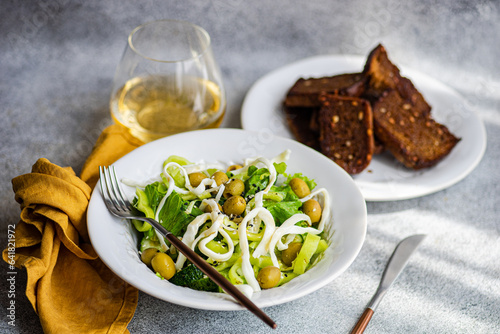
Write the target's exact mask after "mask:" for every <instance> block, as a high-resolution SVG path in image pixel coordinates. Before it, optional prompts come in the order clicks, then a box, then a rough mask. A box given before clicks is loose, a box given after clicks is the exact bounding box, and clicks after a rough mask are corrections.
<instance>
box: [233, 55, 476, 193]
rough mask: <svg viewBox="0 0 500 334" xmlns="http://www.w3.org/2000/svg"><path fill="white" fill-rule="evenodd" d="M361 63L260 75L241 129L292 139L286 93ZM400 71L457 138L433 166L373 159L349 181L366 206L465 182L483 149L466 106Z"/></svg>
mask: <svg viewBox="0 0 500 334" xmlns="http://www.w3.org/2000/svg"><path fill="white" fill-rule="evenodd" d="M365 61H366V59H365V58H363V57H360V56H351V55H323V56H316V57H311V58H306V59H303V60H300V61H297V62H294V63H291V64H288V65H285V66H283V67H281V68H278V69H276V70H274V71H272V72H270V73H268V74H267V75H265V76H263V77H262V78H260V79H259V80H257V82H255V83H254V85H253V86H252V87H251V88H250V90H249V91H248V93H247V95H246V97H245V100H244V101H243V105H242V110H241V121H242V127H243V129H246V130H252V131H257V132H261V133H263V134H266V133H273V134H274V135H277V136H282V137H285V138H294V137H293V135H292V133H291V132H290V130H289V128H288V126H287V124H286V119H285V117H284V115H283V110H282V103H283V100H284V98H285V96H286V93H287V92H288V90H289V89H290V87H292V85H293V84H294V83H295V81H296V80H297V79H299V78H301V77H303V78H309V77H322V76H330V75H336V74H342V73H355V72H361V71H362V70H363V66H364V64H365ZM400 68H401V74H402V75H403V76H406V77H408V78H409V79H411V80H412V81H413V83H414V85H415V86H416V87H417V89H418V90H419V91H420V92H421V93H422V95H423V96H424V98H425V99H426V100H427V102H429V104H430V105H431V107H432V111H431V112H432V115H433V118H434V119H435V120H436V121H438V122H440V123H442V124H444V125H446V126H447V127H448V129H450V131H451V132H452V133H453V134H455V135H456V136H457V137H459V138H461V140H460V142H459V143H458V144H457V145H456V146H455V148H454V149H453V150H452V151H451V153H450V154H449V155H448V156H446V157H445V158H444V159H443V160H442V161H441V162H439V163H438V164H437V165H436V166H434V167H431V168H427V169H423V170H418V171H414V170H410V169H408V168H405V167H404V166H403V165H402V164H400V163H399V162H398V161H396V160H395V159H394V158H393V157H392V156H391V155H390V154H389V153H383V154H380V155H376V156H374V157H373V159H372V161H371V163H370V165H369V166H368V168H366V169H365V170H364V171H363V172H362V173H360V174H358V175H354V176H353V179H354V182H355V183H356V184H357V186H358V187H359V188H360V190H361V193H362V194H363V196H364V198H365V200H367V201H393V200H404V199H410V198H416V197H420V196H424V195H428V194H431V193H434V192H437V191H439V190H442V189H445V188H447V187H450V186H452V185H453V184H455V183H457V182H459V181H460V180H462V179H463V178H464V177H466V176H467V175H468V174H469V173H470V172H471V171H472V170H473V169H474V168H475V167H476V166H477V164H478V163H479V161H480V160H481V158H482V157H483V155H484V152H485V150H486V131H485V128H484V125H483V123H482V122H481V120H480V119H479V117H478V115H477V114H476V113H475V112H474V111H473V110H472V109H471V108H470V105H469V104H468V103H467V101H466V100H465V99H464V98H463V97H462V96H461V95H459V94H458V93H457V92H456V91H454V90H453V89H452V88H450V87H448V86H446V85H445V84H443V83H441V82H439V81H437V80H435V79H433V78H431V77H429V76H427V75H425V74H422V73H420V72H418V71H415V70H412V69H408V68H405V67H400Z"/></svg>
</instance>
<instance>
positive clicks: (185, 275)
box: [169, 263, 219, 292]
mask: <svg viewBox="0 0 500 334" xmlns="http://www.w3.org/2000/svg"><path fill="white" fill-rule="evenodd" d="M169 282H170V283H172V284H175V285H179V286H185V287H188V288H191V289H194V290H201V291H214V292H217V291H218V290H219V287H218V286H217V284H215V283H214V282H213V281H212V280H211V279H210V278H208V277H206V276H205V274H203V272H202V271H201V270H200V269H198V267H196V266H195V265H194V264H192V263H190V264H188V265H187V266H186V267H185V268H183V269H181V270H180V271H179V272H177V273H176V274H175V275H174V276H173V277H172V278H171V279H170V280H169Z"/></svg>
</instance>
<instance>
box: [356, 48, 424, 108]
mask: <svg viewBox="0 0 500 334" xmlns="http://www.w3.org/2000/svg"><path fill="white" fill-rule="evenodd" d="M363 75H364V76H366V77H367V86H366V89H365V91H364V93H363V97H364V98H367V99H368V100H370V101H371V102H374V101H376V100H377V99H378V98H379V97H380V96H382V94H383V93H384V92H385V91H386V90H397V91H398V93H399V94H400V95H401V97H403V98H404V99H405V100H406V101H407V103H409V104H410V105H411V106H413V107H414V108H416V109H417V110H418V111H419V112H420V113H423V114H430V111H431V106H430V105H429V104H428V103H427V101H426V100H425V99H424V97H423V96H422V94H421V93H420V92H419V91H418V90H417V88H415V86H414V85H413V83H412V82H411V80H410V79H408V78H405V77H403V76H401V74H400V71H399V68H398V67H397V66H396V65H394V64H393V63H392V62H391V61H390V60H389V57H388V56H387V51H386V50H385V48H384V47H383V46H382V45H380V44H379V45H378V46H377V47H376V48H375V49H373V50H372V51H371V52H370V54H369V55H368V58H367V60H366V63H365V66H364V69H363Z"/></svg>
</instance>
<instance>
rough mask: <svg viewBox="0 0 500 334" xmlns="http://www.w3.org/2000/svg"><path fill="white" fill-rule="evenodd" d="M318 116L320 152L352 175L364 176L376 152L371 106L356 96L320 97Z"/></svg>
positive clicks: (331, 95) (330, 95)
mask: <svg viewBox="0 0 500 334" xmlns="http://www.w3.org/2000/svg"><path fill="white" fill-rule="evenodd" d="M319 99H320V101H321V103H322V106H321V108H320V110H319V114H318V124H319V129H320V136H319V143H320V149H321V152H322V153H323V154H324V155H326V156H327V157H328V158H330V159H332V160H333V161H334V162H336V163H337V164H338V165H339V166H340V167H342V168H343V169H344V170H345V171H346V172H348V173H349V174H359V173H361V172H362V171H363V170H364V169H365V168H366V167H367V166H368V165H369V164H370V162H371V160H372V156H373V150H374V137H373V118H372V110H371V107H370V103H369V102H368V101H366V100H364V99H360V98H356V97H346V96H339V95H333V94H321V95H320V97H319Z"/></svg>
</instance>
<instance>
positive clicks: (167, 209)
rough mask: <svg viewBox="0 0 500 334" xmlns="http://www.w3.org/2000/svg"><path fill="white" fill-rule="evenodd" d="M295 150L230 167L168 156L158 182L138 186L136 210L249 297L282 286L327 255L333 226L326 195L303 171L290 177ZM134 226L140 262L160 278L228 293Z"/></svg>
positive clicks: (149, 231)
mask: <svg viewBox="0 0 500 334" xmlns="http://www.w3.org/2000/svg"><path fill="white" fill-rule="evenodd" d="M290 153H291V152H290V151H289V150H287V151H284V152H283V153H281V154H280V155H278V156H277V157H275V158H273V159H266V158H264V157H256V158H251V159H246V160H245V161H244V162H243V163H242V164H241V165H230V166H229V167H228V166H227V165H225V164H220V163H206V162H204V161H201V162H198V163H192V162H190V161H188V160H187V159H185V158H183V157H179V156H170V157H168V159H167V160H166V161H165V162H164V164H163V171H162V172H161V174H160V176H159V177H158V178H157V179H155V180H153V181H150V182H151V183H149V182H148V184H147V185H137V184H136V185H134V186H136V196H135V198H134V200H133V205H134V206H135V208H136V209H137V210H138V211H140V212H141V213H142V214H143V215H144V216H146V217H150V218H154V219H156V220H157V221H158V222H159V223H160V224H162V225H163V226H164V227H165V228H166V229H167V230H169V231H170V232H172V233H173V234H174V235H176V236H177V237H179V238H180V239H181V240H182V242H183V243H185V244H186V245H188V246H189V247H191V249H193V250H194V251H195V252H197V253H198V254H199V255H200V256H202V257H203V258H204V259H205V260H206V261H207V262H208V263H210V264H211V265H212V266H213V267H214V268H216V269H217V270H218V271H219V272H220V273H221V274H222V275H223V276H225V277H226V278H227V279H228V280H229V281H231V282H232V283H233V284H235V285H236V286H238V287H239V288H241V289H242V290H243V291H245V292H246V293H247V294H251V293H253V292H256V291H259V290H261V289H269V288H273V287H276V286H280V285H282V284H285V283H287V282H289V281H290V280H292V279H293V278H295V277H297V276H298V275H301V274H303V273H305V272H306V271H307V270H308V269H309V268H310V267H311V266H313V265H314V264H315V263H316V262H317V261H318V260H319V259H320V258H321V254H322V253H323V252H324V251H325V250H326V249H327V247H328V241H327V240H326V238H325V236H324V228H325V225H326V224H329V223H330V200H329V195H328V192H327V191H326V189H324V188H317V187H316V183H315V182H314V180H312V179H310V178H308V177H307V176H305V175H302V174H301V173H288V171H287V165H286V161H287V160H288V158H289V156H290ZM125 183H126V182H125ZM129 185H131V184H129ZM132 224H133V225H134V227H135V228H136V229H137V231H139V232H140V233H141V241H140V247H139V248H140V249H139V254H140V257H141V259H142V261H143V262H144V263H145V264H146V265H148V266H150V267H151V269H152V270H153V271H154V272H155V273H156V275H157V276H158V277H160V278H162V279H167V280H169V281H170V282H171V283H173V284H176V285H180V286H185V287H189V288H192V289H196V290H203V291H214V292H218V291H220V292H222V290H219V287H218V286H217V285H216V284H215V283H214V282H212V281H211V280H210V279H209V278H208V277H206V276H205V275H204V274H203V273H202V272H201V270H199V269H198V268H197V267H196V266H194V265H193V264H191V263H190V262H189V261H188V260H187V259H186V258H185V257H184V255H182V254H180V253H179V252H178V251H177V250H176V249H175V248H174V247H173V246H172V245H170V244H169V243H168V241H166V240H165V239H164V238H163V237H162V236H161V235H160V234H159V233H157V232H156V230H155V229H154V228H152V227H151V225H150V224H148V223H146V222H142V221H139V220H132Z"/></svg>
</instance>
